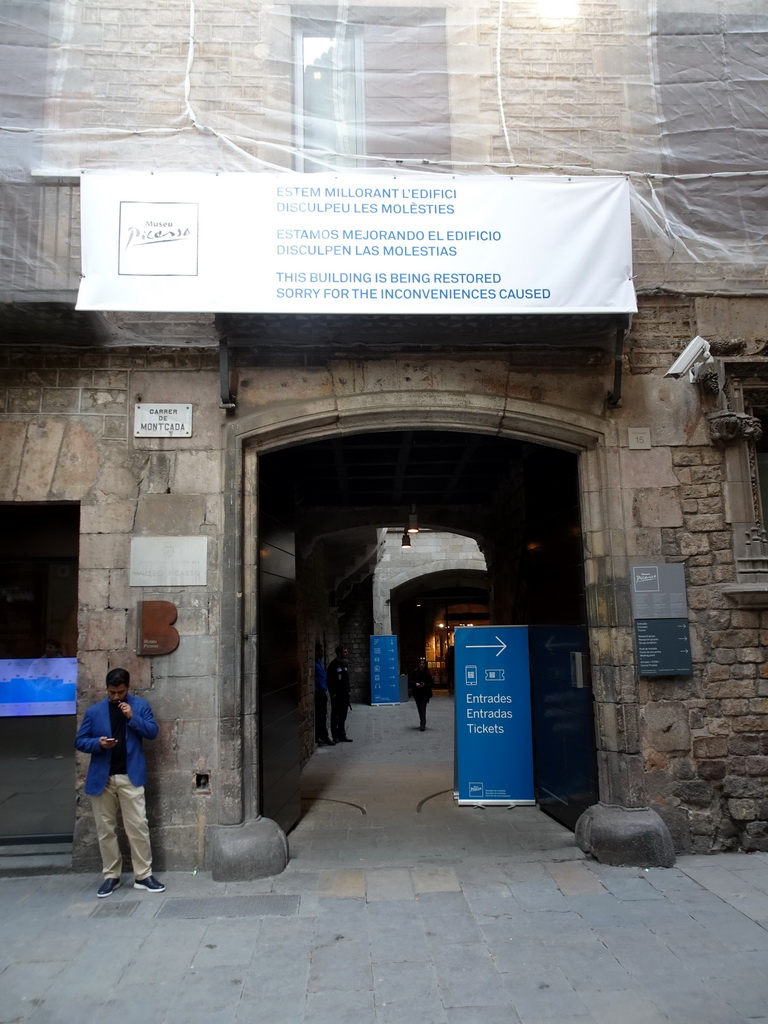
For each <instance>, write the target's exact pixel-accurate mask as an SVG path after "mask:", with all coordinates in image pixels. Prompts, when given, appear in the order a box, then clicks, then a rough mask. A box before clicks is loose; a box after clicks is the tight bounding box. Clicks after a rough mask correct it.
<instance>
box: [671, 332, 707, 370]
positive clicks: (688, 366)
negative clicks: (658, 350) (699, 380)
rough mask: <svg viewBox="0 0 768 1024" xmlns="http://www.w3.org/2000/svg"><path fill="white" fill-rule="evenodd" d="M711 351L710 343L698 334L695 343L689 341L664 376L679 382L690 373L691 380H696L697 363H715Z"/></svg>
mask: <svg viewBox="0 0 768 1024" xmlns="http://www.w3.org/2000/svg"><path fill="white" fill-rule="evenodd" d="M713 362H714V359H713V358H712V356H711V354H710V351H709V342H708V341H705V340H704V339H703V338H701V337H699V335H698V334H697V335H696V337H695V338H694V339H693V341H689V342H688V344H687V345H686V346H685V348H684V349H683V351H682V352H681V353H680V355H679V356H678V357H677V359H676V360H675V361H674V363H672V365H671V366H670V368H669V369H668V370H667V372H666V373H665V374H664V376H665V377H674V378H675V380H679V379H680V377H682V376H683V374H686V373H688V372H689V371H690V373H691V380H695V369H694V368H695V367H696V364H697V363H713Z"/></svg>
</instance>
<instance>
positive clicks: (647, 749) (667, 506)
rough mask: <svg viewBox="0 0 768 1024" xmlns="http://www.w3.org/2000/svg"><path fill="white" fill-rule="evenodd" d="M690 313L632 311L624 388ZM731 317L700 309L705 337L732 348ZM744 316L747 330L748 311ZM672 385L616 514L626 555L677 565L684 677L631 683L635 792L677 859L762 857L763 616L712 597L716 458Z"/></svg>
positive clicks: (729, 553) (721, 564) (693, 401)
mask: <svg viewBox="0 0 768 1024" xmlns="http://www.w3.org/2000/svg"><path fill="white" fill-rule="evenodd" d="M699 304H700V303H697V302H696V301H694V300H691V299H686V298H675V297H664V296H662V297H658V298H656V299H654V300H651V299H649V300H647V301H645V302H644V303H642V307H641V313H640V314H639V316H638V318H637V320H636V321H635V324H634V327H633V334H632V344H631V350H630V352H629V356H628V362H629V365H630V368H631V372H632V374H633V376H634V381H633V383H634V382H636V381H637V380H638V379H640V378H642V377H643V376H645V375H648V374H651V373H656V374H657V373H658V372H659V370H660V369H662V368H663V367H665V366H668V365H669V352H670V347H672V352H673V353H675V352H676V351H679V350H680V349H681V348H682V347H683V345H684V344H685V343H686V342H687V340H690V337H691V336H692V335H693V334H695V333H696V332H697V328H696V324H697V319H696V312H697V306H698V305H699ZM743 305H744V303H743V302H740V301H739V300H732V301H731V302H730V303H727V304H723V305H722V306H720V307H719V308H718V310H714V309H713V307H712V305H711V304H709V305H708V307H707V313H708V323H707V328H708V331H707V333H708V336H709V337H711V338H712V339H713V340H717V339H718V338H732V337H733V333H732V329H733V324H734V323H736V322H741V321H742V320H743V319H744V318H743V317H742V316H741V307H742V306H743ZM749 307H750V317H749V320H750V322H753V321H754V312H755V311H754V301H750V303H749ZM764 310H765V306H764ZM718 313H719V315H718ZM675 337H677V338H678V339H679V342H678V344H677V348H675V347H674V339H675ZM749 340H750V339H749V338H746V339H745V341H746V342H749ZM666 383H667V382H663V381H662V382H661V384H660V386H659V389H658V391H661V389H663V388H664V387H665V384H666ZM675 384H676V385H677V388H676V390H675V391H674V392H672V393H671V394H670V395H669V396H665V401H668V402H669V403H670V406H669V407H670V409H671V410H675V409H676V410H678V412H677V413H674V412H673V414H676V415H679V410H680V409H682V410H683V411H684V419H683V422H682V424H680V427H681V429H676V430H675V431H673V432H670V433H669V435H668V436H665V434H664V433H663V431H664V426H663V423H660V424H659V427H658V428H654V433H655V435H656V436H657V437H658V438H659V439H660V440H663V441H664V442H665V443H664V445H663V446H662V448H663V449H666V452H667V455H666V457H665V459H664V468H663V469H662V468H661V465H660V464H657V469H656V472H655V473H654V479H653V481H647V482H645V483H647V486H644V487H636V488H635V489H634V490H633V495H634V497H633V501H632V503H631V504H630V505H629V506H628V508H627V512H628V516H629V517H630V518H631V519H632V520H633V522H632V524H631V525H632V526H634V527H636V528H637V534H636V535H635V542H636V545H637V547H636V550H634V551H629V552H628V553H629V554H630V555H635V554H636V555H640V556H642V555H643V554H644V553H647V554H649V555H650V554H651V553H652V548H651V546H650V544H652V543H655V542H656V540H657V539H658V542H659V543H660V553H661V555H662V556H663V557H664V558H665V559H666V560H667V561H676V562H682V563H683V564H684V565H685V576H686V584H687V597H688V605H689V619H690V628H691V640H692V656H693V665H694V671H693V674H692V676H691V677H684V678H667V679H661V678H660V679H647V678H640V679H639V685H638V697H639V707H640V714H641V729H642V750H643V759H644V770H645V783H646V790H647V794H648V799H649V801H650V803H651V805H652V806H653V807H654V808H655V809H656V810H657V811H658V812H659V814H660V815H661V816H662V817H663V818H664V820H665V821H666V822H667V824H668V826H669V828H670V830H671V832H672V834H673V837H674V839H675V844H676V847H677V849H678V851H679V852H696V853H709V852H715V851H718V850H724V849H744V850H767V849H768V757H766V751H768V669H766V666H765V640H766V637H768V633H766V627H768V611H765V610H761V609H759V608H740V607H738V606H737V605H736V603H735V602H734V601H733V599H732V598H730V597H729V596H727V595H726V594H725V593H724V592H723V589H722V585H723V584H727V583H732V582H733V581H734V580H735V578H736V569H735V559H734V530H733V529H732V527H731V522H730V521H729V514H728V508H727V504H726V490H727V489H726V471H727V465H726V454H727V453H726V451H725V450H724V449H723V448H722V447H721V446H714V445H712V444H711V443H710V442H709V438H708V436H707V434H706V430H705V429H703V426H704V422H703V421H704V418H705V415H706V411H707V408H708V406H707V400H706V397H704V398H702V396H701V394H700V392H699V389H698V388H697V387H696V386H695V385H692V384H690V383H689V382H688V381H687V380H681V381H679V382H675ZM657 393H658V392H657ZM633 454H635V453H632V452H628V453H627V459H629V458H631V457H632V455H633ZM633 482H635V483H637V482H638V481H637V480H635V481H633ZM641 482H642V481H641ZM657 530H658V533H657V532H656V531H657ZM643 541H645V542H646V546H645V548H644V547H643ZM649 541H650V543H648V542H649Z"/></svg>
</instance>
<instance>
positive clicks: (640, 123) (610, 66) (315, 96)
mask: <svg viewBox="0 0 768 1024" xmlns="http://www.w3.org/2000/svg"><path fill="white" fill-rule="evenodd" d="M766 66H768V9H766V5H765V2H764V0H656V2H654V0H515V2H514V3H513V2H510V0H493V2H486V0H443V2H431V0H430V2H429V3H426V2H424V3H423V4H422V5H421V6H418V7H407V6H401V5H395V4H392V3H388V2H382V3H379V4H376V5H373V4H365V5H360V6H353V5H349V4H338V5H326V4H321V3H304V4H295V5H288V4H266V3H258V2H256V0H227V2H224V0H153V2H152V3H146V2H143V3H142V2H140V3H136V4H131V5H114V4H111V5H110V4H107V3H106V0H6V2H5V3H3V4H2V5H1V6H0V83H1V84H0V95H1V96H2V113H1V114H0V190H1V197H0V297H3V298H5V299H6V300H7V299H8V298H9V297H11V298H13V299H17V298H19V297H22V298H23V297H24V296H27V297H35V296H36V295H37V296H40V295H42V294H43V293H45V294H48V295H57V294H69V295H70V296H71V293H72V291H73V290H74V289H75V288H76V287H77V284H78V274H79V257H80V252H79V179H80V174H81V172H83V171H86V172H88V171H94V170H100V171H117V172H121V173H126V172H137V171H142V172H149V171H154V172H190V171H200V170H204V171H206V172H209V173H216V172H249V173H264V172H270V173H278V174H279V173H284V172H294V173H296V172H299V173H302V174H306V175H307V176H310V175H312V174H314V173H316V172H326V173H327V172H333V173H337V174H339V173H340V174H344V173H354V174H355V175H365V176H368V177H376V176H380V175H392V174H393V173H402V172H403V171H407V172H409V173H413V174H416V173H423V172H428V173H429V174H430V175H450V176H452V177H463V176H476V175H489V174H496V175H503V176H515V177H519V176H520V175H527V174H531V175H542V174H552V175H579V176H585V175H586V176H590V175H595V176H600V177H605V176H612V175H615V176H620V177H625V178H626V179H627V180H628V181H629V182H630V187H631V201H632V234H633V253H634V271H635V275H636V279H635V283H636V286H637V288H638V290H639V291H649V290H654V289H668V290H671V291H682V292H706V293H713V292H723V293H740V292H741V293H743V292H746V293H750V294H756V293H765V291H766V290H767V289H768V277H767V273H768V272H767V271H766V267H768V237H767V236H768V233H767V232H766V212H765V211H766V208H767V204H766V200H767V199H768V169H767V168H766V165H765V154H766V152H767V151H768V150H767V148H766V141H767V140H768V95H766V93H767V90H766V75H765V68H766Z"/></svg>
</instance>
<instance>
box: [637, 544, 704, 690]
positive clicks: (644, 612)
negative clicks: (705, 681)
mask: <svg viewBox="0 0 768 1024" xmlns="http://www.w3.org/2000/svg"><path fill="white" fill-rule="evenodd" d="M630 571H631V574H632V588H631V591H630V594H631V598H632V614H633V618H634V622H635V646H636V648H637V673H638V675H641V676H689V675H690V674H691V673H692V672H693V661H692V658H691V640H690V635H689V627H688V600H687V598H686V593H685V569H684V567H683V565H681V564H680V563H679V562H669V563H667V562H655V563H654V562H643V563H640V564H636V565H631V566H630Z"/></svg>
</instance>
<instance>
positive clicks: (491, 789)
mask: <svg viewBox="0 0 768 1024" xmlns="http://www.w3.org/2000/svg"><path fill="white" fill-rule="evenodd" d="M454 646H455V652H456V765H457V789H458V797H457V799H458V803H459V804H472V805H477V804H480V805H485V804H507V805H509V804H532V803H535V799H534V792H533V739H532V723H531V683H530V669H529V656H528V628H527V627H526V626H474V627H470V626H463V627H459V628H457V629H456V630H455V633H454Z"/></svg>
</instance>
